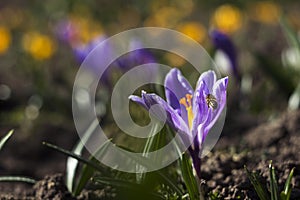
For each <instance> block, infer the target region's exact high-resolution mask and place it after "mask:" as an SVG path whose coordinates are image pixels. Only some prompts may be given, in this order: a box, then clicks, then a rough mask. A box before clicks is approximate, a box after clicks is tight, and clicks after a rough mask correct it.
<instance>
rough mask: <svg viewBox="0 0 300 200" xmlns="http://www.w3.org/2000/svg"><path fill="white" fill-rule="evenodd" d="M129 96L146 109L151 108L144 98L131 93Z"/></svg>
mask: <svg viewBox="0 0 300 200" xmlns="http://www.w3.org/2000/svg"><path fill="white" fill-rule="evenodd" d="M128 98H129V99H130V100H131V101H133V102H135V103H137V104H139V105H141V106H143V107H144V108H145V109H146V110H149V108H148V107H147V105H146V104H145V102H144V100H143V99H142V98H141V97H139V96H136V95H130V96H129V97H128Z"/></svg>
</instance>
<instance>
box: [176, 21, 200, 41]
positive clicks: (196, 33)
mask: <svg viewBox="0 0 300 200" xmlns="http://www.w3.org/2000/svg"><path fill="white" fill-rule="evenodd" d="M178 31H180V32H182V33H183V34H186V35H187V36H189V37H191V38H192V39H194V40H196V41H197V42H200V43H202V42H203V41H204V39H205V37H206V29H205V27H204V26H203V25H202V24H200V23H197V22H186V23H183V24H182V25H180V26H179V27H178Z"/></svg>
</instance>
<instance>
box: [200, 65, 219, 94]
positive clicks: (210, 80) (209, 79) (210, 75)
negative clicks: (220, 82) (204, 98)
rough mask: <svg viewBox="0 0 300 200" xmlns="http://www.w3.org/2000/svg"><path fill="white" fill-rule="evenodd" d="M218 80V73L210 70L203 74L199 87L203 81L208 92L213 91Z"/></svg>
mask: <svg viewBox="0 0 300 200" xmlns="http://www.w3.org/2000/svg"><path fill="white" fill-rule="evenodd" d="M216 79H217V77H216V73H215V72H214V71H212V70H208V71H206V72H203V73H202V74H201V76H200V77H199V80H198V82H197V87H198V85H199V84H200V83H201V82H202V81H203V82H204V83H205V84H206V86H207V88H208V90H209V91H211V90H212V89H213V86H214V84H215V82H216Z"/></svg>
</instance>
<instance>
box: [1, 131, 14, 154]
mask: <svg viewBox="0 0 300 200" xmlns="http://www.w3.org/2000/svg"><path fill="white" fill-rule="evenodd" d="M13 133H14V130H13V129H12V130H10V131H9V132H8V133H7V134H6V135H5V136H4V137H3V138H2V139H1V140H0V150H1V149H2V147H3V146H4V144H5V143H6V142H7V140H8V139H9V138H10V137H11V135H12V134H13Z"/></svg>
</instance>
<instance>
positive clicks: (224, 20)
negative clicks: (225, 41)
mask: <svg viewBox="0 0 300 200" xmlns="http://www.w3.org/2000/svg"><path fill="white" fill-rule="evenodd" d="M242 20H243V19H242V12H241V11H240V9H238V8H237V7H234V6H232V5H229V4H225V5H222V6H220V7H218V8H217V9H216V10H215V12H214V14H213V18H212V23H213V25H214V26H215V27H216V28H217V29H219V30H220V31H223V32H226V33H233V32H235V31H237V30H239V29H240V28H241V26H242Z"/></svg>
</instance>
